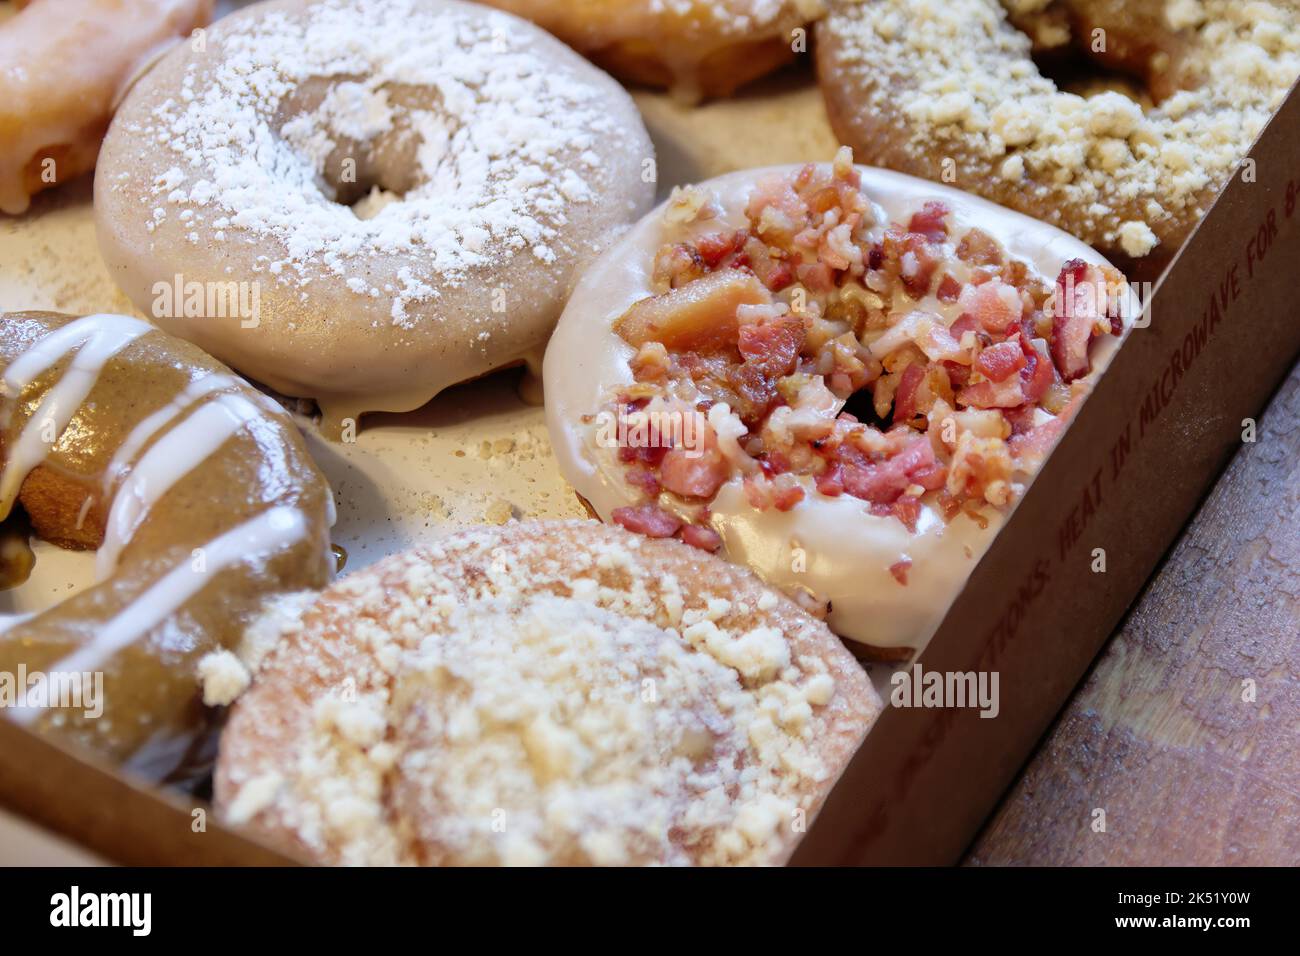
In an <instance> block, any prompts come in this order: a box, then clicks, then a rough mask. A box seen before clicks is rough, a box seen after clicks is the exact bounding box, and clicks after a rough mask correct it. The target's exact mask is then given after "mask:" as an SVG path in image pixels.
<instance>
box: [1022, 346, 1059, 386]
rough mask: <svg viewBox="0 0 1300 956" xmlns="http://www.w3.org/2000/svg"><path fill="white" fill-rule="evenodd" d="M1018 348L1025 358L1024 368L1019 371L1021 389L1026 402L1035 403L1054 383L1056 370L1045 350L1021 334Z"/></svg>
mask: <svg viewBox="0 0 1300 956" xmlns="http://www.w3.org/2000/svg"><path fill="white" fill-rule="evenodd" d="M1037 341H1038V342H1042V341H1043V340H1042V339H1038V340H1037ZM1020 348H1021V351H1022V352H1023V353H1024V356H1025V367H1024V368H1022V369H1021V370H1020V381H1021V389H1022V390H1023V391H1024V393H1025V401H1026V402H1037V401H1038V400H1039V399H1041V398H1042V397H1043V396H1044V395H1045V394H1047V390H1048V389H1049V388H1051V387H1052V383H1053V382H1055V381H1056V369H1055V368H1054V367H1053V366H1052V362H1051V360H1050V358H1049V356H1048V354H1047V351H1046V348H1045V347H1044V348H1043V349H1041V350H1040V349H1039V347H1038V346H1036V345H1034V344H1033V342H1031V341H1030V340H1028V339H1026V338H1025V336H1024V334H1023V333H1022V334H1021V336H1020Z"/></svg>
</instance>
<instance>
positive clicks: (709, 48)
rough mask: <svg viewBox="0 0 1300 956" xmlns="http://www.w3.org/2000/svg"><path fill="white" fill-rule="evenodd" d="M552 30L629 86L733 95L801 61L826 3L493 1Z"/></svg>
mask: <svg viewBox="0 0 1300 956" xmlns="http://www.w3.org/2000/svg"><path fill="white" fill-rule="evenodd" d="M487 3H488V4H489V5H491V6H494V7H500V8H501V9H503V10H509V11H511V12H512V13H517V14H518V15H519V16H521V17H527V18H528V19H529V20H532V21H533V22H534V23H537V24H538V25H540V26H542V27H545V28H546V29H547V30H549V31H550V32H552V33H554V34H555V35H556V36H557V37H559V38H560V39H561V40H563V41H564V42H565V43H568V44H569V45H570V46H572V47H573V48H574V49H575V50H578V51H579V52H580V53H584V54H586V55H587V56H589V57H591V58H592V60H594V61H595V62H596V63H599V64H600V65H601V66H603V67H604V68H605V69H607V70H609V71H610V72H611V73H613V74H614V75H615V76H617V77H619V78H620V79H622V80H625V81H627V82H629V83H643V84H646V85H647V86H661V87H668V88H670V89H671V90H673V92H674V93H675V94H676V95H678V96H680V97H681V98H683V99H687V100H691V99H698V98H699V97H700V96H727V95H729V94H730V93H733V92H734V91H735V90H736V89H737V88H738V87H741V86H743V85H744V84H746V83H748V82H750V81H752V80H755V79H757V78H758V77H760V76H763V75H764V74H766V73H769V72H771V71H772V70H774V69H776V68H777V67H779V66H781V65H782V64H784V63H788V62H789V61H790V60H792V59H794V55H795V54H794V46H795V34H794V31H795V30H797V29H799V28H802V27H805V26H807V25H808V24H809V23H811V22H812V21H813V20H816V19H817V18H818V17H820V16H821V15H822V14H823V13H825V10H826V8H825V6H824V4H823V0H487Z"/></svg>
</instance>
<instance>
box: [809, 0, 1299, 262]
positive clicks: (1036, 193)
mask: <svg viewBox="0 0 1300 956" xmlns="http://www.w3.org/2000/svg"><path fill="white" fill-rule="evenodd" d="M828 6H829V8H830V13H829V15H828V16H827V17H826V19H824V20H823V21H821V22H820V23H819V24H818V27H817V64H818V72H819V77H820V81H821V85H822V88H823V90H824V92H825V95H826V102H827V106H828V108H829V110H830V115H831V123H832V126H833V127H834V129H835V131H836V133H837V135H838V136H839V137H840V140H841V142H844V143H847V144H848V145H850V146H852V147H853V149H854V151H855V153H856V155H857V156H858V158H859V159H860V160H862V161H864V162H868V163H872V164H875V165H880V166H886V167H888V168H890V169H896V170H900V171H902V172H905V173H910V174H913V175H917V176H924V177H926V178H928V179H933V180H936V181H939V180H942V181H944V182H951V183H954V184H955V185H957V186H959V187H961V188H963V189H966V190H969V191H971V192H975V193H978V194H980V195H982V196H985V197H986V198H988V199H991V200H993V201H995V202H998V203H1002V204H1004V205H1006V206H1008V207H1010V208H1012V209H1016V210H1019V211H1020V212H1024V213H1026V214H1028V215H1031V216H1034V217H1035V218H1037V219H1041V220H1043V221H1044V222H1049V223H1052V224H1053V225H1056V226H1059V227H1060V228H1062V229H1064V230H1066V231H1067V232H1069V233H1071V234H1073V235H1075V236H1077V237H1079V238H1080V239H1083V240H1084V241H1085V242H1088V243H1089V244H1091V245H1092V246H1094V247H1095V248H1097V249H1098V250H1100V251H1101V252H1102V253H1103V254H1105V255H1107V256H1109V257H1111V258H1112V259H1114V260H1115V261H1116V262H1119V263H1121V264H1122V265H1124V266H1125V267H1126V268H1127V269H1129V270H1130V272H1132V273H1134V274H1141V275H1143V276H1150V277H1152V278H1154V275H1153V274H1154V273H1156V272H1158V271H1159V270H1160V269H1161V268H1163V266H1164V265H1165V264H1166V263H1167V262H1168V261H1169V259H1170V257H1171V256H1172V255H1173V254H1174V253H1175V252H1176V251H1177V250H1178V249H1179V247H1180V246H1181V245H1182V243H1183V241H1184V240H1185V239H1186V238H1187V236H1188V235H1189V234H1190V232H1191V230H1192V229H1193V228H1194V227H1195V225H1196V223H1197V222H1198V221H1199V220H1200V218H1201V216H1202V215H1203V214H1204V212H1205V211H1206V209H1207V208H1208V205H1209V203H1210V201H1211V200H1212V199H1213V198H1214V196H1215V195H1216V194H1217V193H1218V191H1219V189H1220V188H1221V187H1222V186H1223V184H1224V183H1225V182H1227V180H1228V178H1229V177H1230V176H1231V175H1232V174H1233V171H1234V170H1235V169H1236V168H1237V165H1238V164H1239V162H1240V161H1241V159H1242V157H1244V156H1245V154H1246V151H1247V149H1248V148H1249V146H1250V144H1251V143H1252V142H1253V140H1254V139H1255V137H1256V136H1257V135H1258V134H1259V132H1260V131H1261V130H1262V129H1263V127H1264V124H1265V123H1266V122H1268V120H1269V118H1270V117H1271V116H1272V114H1273V112H1274V110H1275V109H1276V107H1277V106H1278V105H1279V104H1280V102H1281V100H1282V98H1283V97H1284V96H1285V95H1286V92H1287V90H1288V89H1289V88H1290V87H1291V85H1292V83H1294V82H1295V79H1296V77H1297V76H1300V8H1297V6H1296V5H1295V4H1294V3H1293V2H1278V0H1263V2H1253V3H1240V2H1238V0H1149V2H1142V3H1137V2H1128V0H1002V3H999V2H998V0H871V2H862V0H830V2H829V3H828ZM1004 6H1005V7H1007V8H1009V9H1010V10H1011V11H1012V15H1013V16H1014V17H1015V22H1017V23H1019V24H1021V25H1022V26H1024V27H1025V28H1026V29H1031V28H1032V27H1031V24H1035V23H1037V24H1038V25H1039V26H1044V25H1045V29H1046V40H1044V36H1043V35H1041V31H1040V30H1036V31H1035V39H1036V40H1037V41H1038V42H1039V43H1040V44H1041V43H1043V42H1047V43H1048V44H1050V45H1055V46H1057V47H1060V46H1069V45H1070V43H1071V40H1070V36H1071V33H1072V35H1073V41H1072V42H1073V45H1074V46H1075V47H1077V48H1078V49H1079V50H1081V51H1083V55H1085V56H1087V57H1089V58H1091V59H1093V60H1100V61H1101V62H1102V64H1103V65H1104V66H1106V67H1109V68H1111V69H1114V70H1118V71H1122V72H1125V73H1129V74H1132V75H1135V76H1136V77H1137V78H1138V79H1139V80H1141V81H1142V82H1143V83H1144V84H1145V86H1146V91H1147V93H1148V94H1149V96H1150V97H1151V99H1152V100H1153V101H1154V102H1155V103H1156V105H1155V106H1154V108H1151V109H1148V110H1146V111H1144V110H1143V108H1142V107H1141V106H1140V105H1139V104H1138V103H1137V102H1136V101H1134V100H1133V99H1130V98H1128V97H1126V96H1124V95H1122V94H1121V93H1118V92H1103V93H1100V94H1098V95H1094V96H1088V97H1082V96H1077V95H1075V94H1073V93H1067V92H1064V91H1062V90H1060V89H1058V88H1057V86H1056V84H1055V83H1054V82H1053V81H1052V80H1050V79H1048V78H1046V77H1044V76H1043V75H1042V74H1040V73H1039V71H1038V69H1037V68H1036V67H1035V65H1034V63H1033V61H1032V60H1031V59H1030V48H1031V40H1030V38H1029V37H1027V36H1026V35H1025V34H1024V33H1022V32H1020V31H1019V30H1017V29H1016V28H1015V27H1014V26H1012V24H1011V23H1010V22H1008V19H1007V14H1006V12H1005V11H1004ZM1062 31H1064V33H1063V32H1062Z"/></svg>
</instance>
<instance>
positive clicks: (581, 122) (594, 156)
mask: <svg viewBox="0 0 1300 956" xmlns="http://www.w3.org/2000/svg"><path fill="white" fill-rule="evenodd" d="M653 155H654V154H653V149H652V147H651V145H650V142H649V139H648V137H647V135H646V133H645V129H644V127H643V126H642V124H641V121H640V118H639V116H638V114H637V112H636V109H635V107H634V106H633V105H632V102H631V100H630V98H629V97H628V96H627V94H626V93H625V92H624V91H623V90H622V89H621V88H620V87H619V86H618V85H617V83H615V82H614V81H613V80H612V79H611V78H609V77H608V76H606V75H605V74H604V73H602V72H600V71H599V70H598V69H596V68H595V67H593V66H592V65H591V64H589V63H587V62H586V61H585V60H583V59H582V58H581V57H579V56H578V55H577V54H575V53H573V51H571V50H569V49H568V48H567V47H565V46H563V44H561V43H559V42H558V41H557V40H555V39H553V38H552V37H550V36H548V35H547V34H546V33H544V32H543V31H542V30H540V29H538V28H537V27H535V26H533V25H532V24H529V23H526V22H524V21H522V20H519V19H517V18H515V17H512V16H510V15H509V14H505V13H501V12H499V11H495V10H489V9H487V8H484V7H480V6H477V5H474V4H468V3H460V2H454V0H357V2H342V0H321V2H308V0H275V2H271V3H262V4H257V5H254V6H252V7H249V8H246V9H244V10H241V11H239V12H237V13H235V14H233V15H232V16H229V17H226V18H224V19H222V20H220V21H219V22H218V23H217V24H216V25H215V26H213V27H212V29H211V30H210V31H208V33H207V37H206V46H205V49H204V50H202V51H194V50H191V49H190V48H189V46H185V47H182V48H179V49H177V50H174V51H172V53H171V54H169V55H168V56H167V57H166V58H164V59H163V60H162V61H161V62H160V63H159V64H158V66H156V67H155V68H154V69H153V70H152V71H151V72H150V73H149V74H148V76H146V77H145V79H144V80H143V81H141V82H140V83H139V84H138V85H137V86H136V87H135V89H134V90H133V91H132V93H131V95H130V96H129V97H128V98H127V100H126V102H125V103H124V104H123V106H122V109H121V110H120V112H119V113H118V116H117V118H116V120H115V122H114V124H113V127H112V129H111V130H110V132H109V135H108V138H107V139H106V141H105V144H104V151H103V156H102V159H101V162H100V166H99V171H98V174H97V177H96V184H95V207H96V208H95V213H96V224H97V228H98V233H99V240H100V248H101V251H102V252H103V255H104V258H105V260H106V262H107V263H108V265H109V268H110V270H111V271H112V274H113V275H114V277H115V278H116V280H117V281H118V283H119V284H120V285H121V286H122V288H123V289H124V290H125V291H126V292H127V294H128V295H129V296H130V297H131V299H132V301H133V302H135V304H136V305H137V307H139V308H140V309H142V310H144V311H145V312H147V313H149V314H151V315H154V316H155V317H156V320H157V321H158V323H159V324H160V325H162V326H163V327H165V328H167V329H168V330H169V331H171V332H174V333H176V334H178V335H181V336H183V337H185V338H188V339H190V340H191V341H193V342H195V343H197V344H198V345H200V346H202V347H203V348H204V349H206V350H207V351H209V352H211V353H212V354H213V355H215V356H217V357H218V358H220V359H222V360H223V361H226V362H227V363H229V364H230V365H232V366H234V367H235V368H236V369H238V370H239V371H241V372H243V373H245V374H247V375H249V376H250V377H252V378H254V379H257V380H258V381H261V382H263V383H265V384H267V385H270V386H272V387H273V388H275V389H277V390H278V391H280V392H283V393H285V394H289V395H295V396H301V397H308V398H315V399H317V400H318V401H319V402H320V404H321V406H322V409H323V411H324V413H325V416H326V418H327V419H328V420H330V421H332V422H334V423H337V422H338V421H340V420H341V419H343V418H346V417H351V418H355V417H356V416H357V415H359V414H360V413H361V412H364V411H406V410H409V409H412V408H415V407H418V406H419V405H421V404H423V403H424V402H426V401H427V400H428V399H429V398H431V397H432V396H433V395H435V394H436V393H437V392H439V391H440V390H442V389H444V388H446V387H447V386H449V385H452V384H455V383H457V382H461V381H464V380H466V379H469V378H473V377H476V376H478V375H481V374H483V373H486V372H488V371H490V370H492V369H495V368H500V367H502V366H505V365H510V364H514V363H517V362H519V361H521V360H531V359H532V357H533V356H534V355H535V354H538V353H539V350H540V349H541V348H542V347H543V345H544V343H545V341H546V338H547V336H548V335H549V333H550V331H551V328H552V326H553V325H554V322H555V318H556V316H557V315H558V314H559V311H560V308H561V307H562V305H563V302H564V300H565V298H566V296H567V294H568V292H569V288H570V284H571V281H572V278H573V276H574V274H575V270H576V269H578V268H579V266H580V265H581V264H582V263H583V262H584V261H586V260H587V259H588V258H590V257H591V256H592V255H593V254H594V253H595V252H596V251H597V250H598V249H599V248H600V247H601V246H602V244H603V243H606V242H608V241H609V239H610V238H611V236H613V235H615V234H617V233H618V231H619V230H620V229H622V228H623V227H624V226H625V225H626V224H627V223H628V222H631V221H633V220H635V219H636V217H637V216H639V215H640V214H641V213H642V212H643V211H644V210H645V209H646V208H648V206H649V203H650V201H651V198H652V196H653V188H654V187H653V183H652V182H648V181H647V180H648V179H652V177H647V176H645V175H643V170H644V168H645V164H646V163H647V162H648V161H649V160H651V159H652V157H653ZM227 291H229V294H227Z"/></svg>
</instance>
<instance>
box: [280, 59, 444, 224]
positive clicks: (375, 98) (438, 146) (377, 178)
mask: <svg viewBox="0 0 1300 956" xmlns="http://www.w3.org/2000/svg"><path fill="white" fill-rule="evenodd" d="M438 101H439V95H438V93H437V91H436V90H431V89H429V88H428V87H416V86H412V85H409V84H399V83H388V84H382V85H380V86H377V87H371V86H369V85H367V84H365V83H363V82H361V80H360V79H359V78H357V77H351V76H344V77H330V78H318V79H315V80H308V81H306V82H304V83H303V84H302V85H301V86H299V88H298V89H296V90H294V91H293V93H291V94H290V95H289V96H288V97H286V99H285V101H284V103H283V104H282V105H281V108H280V115H281V120H282V122H281V123H280V124H279V132H280V136H281V138H282V139H283V140H284V141H285V142H286V143H287V144H288V145H289V146H290V148H291V149H292V150H293V151H294V153H295V154H296V155H298V156H299V157H301V158H302V159H303V160H304V161H306V162H308V163H310V164H311V165H312V166H313V167H314V169H315V181H316V186H317V188H318V189H319V191H320V194H321V196H322V198H323V199H324V200H325V201H327V202H330V203H333V204H336V205H339V206H343V207H346V208H347V209H349V210H350V211H351V212H352V214H353V215H355V216H356V217H357V218H358V219H372V218H374V217H375V216H377V215H378V214H379V213H380V212H382V211H383V210H384V209H385V208H386V207H387V206H389V205H391V204H392V203H394V202H400V201H401V200H403V199H405V198H406V196H407V194H408V193H410V192H411V191H413V190H415V189H417V188H418V187H419V186H420V185H422V184H423V183H424V182H426V181H427V180H428V178H429V176H428V173H427V171H426V170H427V169H429V168H436V166H437V164H438V161H439V159H440V157H441V154H442V152H443V151H444V150H445V148H446V143H447V142H448V141H449V140H450V138H451V136H452V134H453V133H454V130H452V129H450V128H448V124H447V123H446V122H445V119H444V112H443V111H442V110H440V109H439V108H438Z"/></svg>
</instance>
